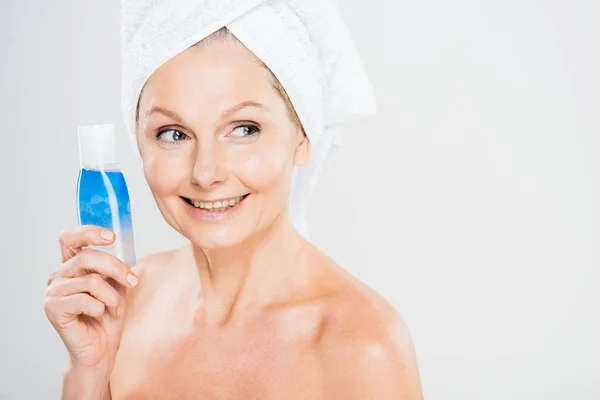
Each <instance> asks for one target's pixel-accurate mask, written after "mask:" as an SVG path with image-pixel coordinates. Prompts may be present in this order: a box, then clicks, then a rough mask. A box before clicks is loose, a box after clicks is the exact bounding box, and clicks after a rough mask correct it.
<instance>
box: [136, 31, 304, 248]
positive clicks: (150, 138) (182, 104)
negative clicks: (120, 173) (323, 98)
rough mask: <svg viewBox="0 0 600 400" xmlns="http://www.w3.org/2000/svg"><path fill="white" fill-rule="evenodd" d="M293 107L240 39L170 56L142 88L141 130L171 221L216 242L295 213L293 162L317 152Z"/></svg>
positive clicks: (153, 181)
mask: <svg viewBox="0 0 600 400" xmlns="http://www.w3.org/2000/svg"><path fill="white" fill-rule="evenodd" d="M289 111H290V110H289V109H288V108H287V107H286V103H285V101H284V100H283V98H282V97H281V96H280V94H279V93H278V91H277V89H276V88H275V87H274V85H273V77H272V75H271V74H270V72H269V71H268V70H267V69H266V68H265V67H264V66H261V65H260V63H259V62H257V61H256V59H255V58H254V55H253V54H252V53H251V52H250V51H249V50H248V49H246V48H245V47H244V46H243V45H242V44H240V43H239V42H237V41H235V40H225V41H220V42H211V43H209V44H206V45H203V46H195V47H192V48H190V49H188V50H186V51H185V52H182V53H180V54H178V55H177V56H176V57H174V58H172V59H171V60H169V61H168V62H167V63H165V64H163V65H162V66H161V67H160V68H159V69H158V70H157V71H156V72H155V73H154V74H153V75H152V76H151V77H150V79H149V80H148V81H147V82H146V85H145V87H144V90H143V92H142V95H141V97H140V102H139V111H138V116H139V124H138V130H137V135H138V136H137V138H138V144H139V148H140V153H141V156H142V159H143V164H144V174H145V176H146V180H147V181H148V184H149V186H150V190H151V191H152V194H153V196H154V198H155V200H156V203H157V205H158V208H159V209H160V212H161V213H162V215H163V217H164V218H165V220H166V221H167V222H168V223H169V225H171V226H172V227H173V228H174V229H176V230H177V231H178V232H179V233H181V234H182V235H184V236H185V237H187V238H188V239H189V240H190V241H191V242H192V243H194V244H196V245H198V246H200V247H202V248H217V247H230V246H233V245H235V244H238V243H240V242H242V241H243V240H245V239H247V238H249V237H251V236H252V235H254V234H255V233H257V232H260V231H262V230H264V229H265V228H267V227H269V226H270V225H271V224H273V222H274V221H275V220H276V219H277V218H288V216H287V204H288V198H289V193H290V188H291V178H292V170H293V166H294V165H304V164H306V163H307V162H308V159H309V157H310V145H309V143H308V140H307V138H306V137H305V136H304V134H303V132H302V129H301V127H300V126H299V125H298V124H297V123H295V121H293V118H291V117H290V112H289ZM240 200H241V201H240Z"/></svg>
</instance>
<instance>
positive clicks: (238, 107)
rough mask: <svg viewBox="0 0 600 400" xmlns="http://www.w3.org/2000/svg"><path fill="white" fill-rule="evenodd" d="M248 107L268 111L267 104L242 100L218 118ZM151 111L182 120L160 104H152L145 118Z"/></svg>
mask: <svg viewBox="0 0 600 400" xmlns="http://www.w3.org/2000/svg"><path fill="white" fill-rule="evenodd" d="M249 107H254V108H260V109H262V110H264V111H269V108H268V107H267V106H265V105H264V104H261V103H258V102H256V101H243V102H241V103H239V104H237V105H235V106H233V107H231V108H228V109H227V110H225V111H223V112H222V113H221V116H220V118H221V119H227V118H229V117H231V116H232V115H234V114H235V113H237V112H239V111H241V110H243V109H244V108H249ZM153 113H160V114H163V115H166V116H167V117H169V118H172V119H175V120H177V121H179V122H183V118H181V117H180V116H179V115H177V113H176V112H174V111H171V110H169V109H166V108H163V107H160V106H154V107H152V108H151V109H150V110H148V112H147V113H146V118H148V117H149V116H150V115H151V114H153Z"/></svg>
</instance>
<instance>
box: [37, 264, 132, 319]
mask: <svg viewBox="0 0 600 400" xmlns="http://www.w3.org/2000/svg"><path fill="white" fill-rule="evenodd" d="M76 293H88V294H90V295H91V296H93V297H94V298H96V299H98V300H100V301H101V302H102V303H104V305H105V306H106V308H107V309H108V312H109V313H110V314H111V315H112V316H113V317H118V316H119V315H118V310H119V302H120V299H121V297H120V295H119V293H118V292H117V291H116V290H115V288H114V287H112V286H111V285H110V284H109V283H108V282H107V281H106V280H105V279H104V278H103V277H102V276H100V275H98V274H87V275H84V276H79V277H75V278H69V279H61V280H59V281H57V282H55V284H54V285H51V286H50V287H49V288H48V291H47V295H48V296H55V297H65V296H69V295H72V294H76Z"/></svg>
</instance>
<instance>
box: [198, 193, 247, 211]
mask: <svg viewBox="0 0 600 400" xmlns="http://www.w3.org/2000/svg"><path fill="white" fill-rule="evenodd" d="M243 198H244V196H241V197H236V198H235V199H229V200H222V201H215V202H213V203H209V202H201V201H194V200H192V204H193V205H194V207H196V208H204V209H207V210H213V209H219V210H224V209H226V208H227V207H232V206H234V205H236V204H237V203H239V202H240V201H242V199H243Z"/></svg>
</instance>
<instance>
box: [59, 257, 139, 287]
mask: <svg viewBox="0 0 600 400" xmlns="http://www.w3.org/2000/svg"><path fill="white" fill-rule="evenodd" d="M90 272H93V273H97V274H100V275H104V276H106V277H109V278H113V279H114V280H115V281H116V282H118V283H120V284H121V285H123V286H125V287H127V288H132V287H135V286H136V285H137V283H138V278H137V276H135V274H134V273H133V271H132V270H131V268H129V266H128V265H127V264H125V263H123V262H122V261H121V260H119V259H118V258H117V257H115V256H112V255H110V254H108V253H105V252H103V251H100V250H94V249H83V250H82V251H81V252H79V254H77V255H76V256H75V257H73V258H71V259H70V260H68V261H67V262H65V263H64V264H63V267H62V268H60V269H59V271H58V273H57V275H58V276H61V277H64V278H74V277H76V276H81V275H86V274H88V273H90Z"/></svg>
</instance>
